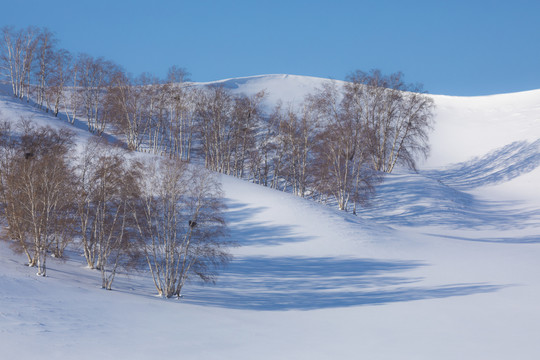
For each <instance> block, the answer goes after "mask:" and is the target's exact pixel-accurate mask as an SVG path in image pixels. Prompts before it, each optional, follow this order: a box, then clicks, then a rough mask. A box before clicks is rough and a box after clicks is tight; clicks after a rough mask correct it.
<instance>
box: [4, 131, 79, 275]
mask: <svg viewBox="0 0 540 360" xmlns="http://www.w3.org/2000/svg"><path fill="white" fill-rule="evenodd" d="M21 128H22V133H23V135H22V136H21V137H20V138H19V139H16V140H14V141H12V142H10V143H8V147H9V148H10V149H8V151H3V156H2V160H3V164H2V165H3V167H2V168H3V169H2V174H1V179H2V186H1V190H2V201H3V203H4V210H5V211H4V213H5V216H6V219H7V222H8V226H9V228H8V235H9V237H10V238H12V239H15V240H17V241H18V244H19V246H20V248H21V249H22V250H23V251H24V252H25V254H26V255H27V256H28V260H29V265H31V266H35V265H37V267H38V275H41V276H45V275H46V260H47V253H48V252H49V251H53V253H54V255H56V256H61V255H62V251H63V249H64V248H65V245H66V242H67V241H70V240H71V238H72V236H73V231H74V230H73V229H74V224H75V222H74V217H73V210H74V209H73V204H74V202H73V197H74V187H73V184H72V178H73V176H72V171H71V168H70V166H69V164H68V160H67V157H68V155H69V151H70V148H71V145H72V141H71V138H72V134H71V133H70V132H69V131H66V130H58V131H57V130H53V129H51V128H49V127H45V128H35V127H33V126H32V125H31V123H30V122H29V121H24V122H22V123H21Z"/></svg>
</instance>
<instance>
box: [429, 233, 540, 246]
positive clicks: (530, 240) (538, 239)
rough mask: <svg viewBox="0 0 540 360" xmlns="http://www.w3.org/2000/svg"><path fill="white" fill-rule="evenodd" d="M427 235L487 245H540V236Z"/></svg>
mask: <svg viewBox="0 0 540 360" xmlns="http://www.w3.org/2000/svg"><path fill="white" fill-rule="evenodd" d="M425 235H430V236H436V237H442V238H446V239H454V240H464V241H477V242H487V243H505V244H538V243H540V234H539V235H526V236H516V237H504V236H500V237H488V238H471V237H465V236H455V235H443V234H431V233H426V234H425Z"/></svg>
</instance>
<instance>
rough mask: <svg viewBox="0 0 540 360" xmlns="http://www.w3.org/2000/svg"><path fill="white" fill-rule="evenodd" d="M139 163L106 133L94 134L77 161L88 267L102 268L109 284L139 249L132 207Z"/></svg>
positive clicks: (108, 286)
mask: <svg viewBox="0 0 540 360" xmlns="http://www.w3.org/2000/svg"><path fill="white" fill-rule="evenodd" d="M140 176H141V174H140V167H139V166H138V165H137V163H136V162H132V161H129V160H128V159H127V158H126V152H125V151H124V150H122V149H120V148H119V147H114V146H110V145H108V144H107V143H106V141H105V140H104V139H103V138H94V139H91V140H90V141H89V142H88V144H87V145H86V147H85V149H84V151H83V152H82V154H81V156H80V158H79V160H78V166H77V194H78V196H77V204H78V206H77V214H78V219H79V228H80V234H81V243H82V247H83V250H84V256H85V258H86V261H87V264H88V267H90V268H91V269H93V268H97V269H99V270H100V271H101V277H102V287H103V288H104V289H107V290H110V289H111V287H112V283H113V280H114V277H115V275H116V270H117V268H118V267H119V266H120V267H129V266H130V265H132V264H133V261H134V260H136V258H137V255H138V253H139V252H138V250H137V247H136V246H135V244H134V239H136V236H135V235H134V234H133V231H132V229H134V227H133V220H132V219H133V217H132V216H131V209H132V207H133V204H134V202H135V201H136V199H137V198H138V196H139V191H138V187H137V181H136V179H137V178H138V177H140Z"/></svg>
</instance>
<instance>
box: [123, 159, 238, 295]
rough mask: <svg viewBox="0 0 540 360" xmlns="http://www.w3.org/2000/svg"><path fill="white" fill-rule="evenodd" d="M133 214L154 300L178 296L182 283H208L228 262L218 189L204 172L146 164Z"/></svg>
mask: <svg viewBox="0 0 540 360" xmlns="http://www.w3.org/2000/svg"><path fill="white" fill-rule="evenodd" d="M146 166H147V168H146V170H145V173H146V174H148V176H146V177H145V178H144V179H143V184H142V198H141V202H140V204H139V206H138V208H137V209H136V211H134V213H135V215H136V222H137V226H138V229H139V233H140V235H141V238H142V247H143V249H144V252H145V255H146V259H147V262H148V266H149V268H150V272H151V273H152V278H153V280H154V284H155V286H156V289H157V291H158V294H159V295H160V296H165V297H172V296H178V297H180V296H181V291H182V289H183V287H184V285H185V283H186V281H187V280H188V279H189V278H190V277H192V276H195V277H198V278H200V279H202V280H203V281H214V280H215V278H216V275H217V269H218V268H219V267H220V266H222V265H224V264H225V263H226V262H227V261H228V260H229V258H230V256H229V254H228V252H227V247H228V245H230V243H229V242H227V241H225V240H224V235H225V229H226V227H225V220H224V218H223V209H224V204H223V200H222V195H221V189H220V185H219V183H218V182H217V179H216V177H215V176H214V175H212V174H211V173H210V172H208V171H207V170H204V169H200V168H190V167H189V165H187V164H186V163H183V162H180V161H178V160H174V159H161V160H159V161H158V162H153V163H148V164H147V165H146Z"/></svg>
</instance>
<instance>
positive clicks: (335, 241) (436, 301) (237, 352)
mask: <svg viewBox="0 0 540 360" xmlns="http://www.w3.org/2000/svg"><path fill="white" fill-rule="evenodd" d="M323 81H328V80H325V79H318V78H310V77H301V76H292V75H268V76H256V77H249V78H240V79H230V80H224V81H222V82H223V83H224V85H225V86H226V87H228V88H231V89H233V91H236V92H243V93H246V94H253V93H256V92H257V91H260V90H263V89H266V91H267V92H268V94H269V95H268V98H267V99H266V106H267V107H268V108H270V107H271V106H273V104H275V103H276V102H277V101H278V100H279V99H282V101H283V102H285V103H286V102H289V101H291V102H297V101H298V102H299V101H301V100H302V99H303V97H304V96H305V94H307V93H309V92H311V91H313V89H314V88H316V87H318V86H320V85H321V82H323ZM433 98H434V100H435V103H436V106H437V108H436V119H435V120H436V123H435V127H434V131H433V134H432V137H431V143H432V153H431V154H432V155H431V156H430V157H429V158H428V159H427V161H426V162H425V164H424V165H423V166H421V167H420V170H419V172H418V173H410V172H407V171H398V172H397V173H395V174H392V175H390V176H388V177H387V179H386V181H385V182H384V183H383V184H382V185H381V186H380V188H379V189H378V195H377V197H376V199H374V201H373V203H372V206H371V207H369V208H365V209H363V211H362V212H361V213H360V216H359V217H355V216H352V215H350V214H345V213H342V212H339V211H337V210H335V209H333V208H330V207H326V206H322V205H320V204H317V203H314V202H311V201H308V200H303V199H299V198H297V197H294V196H292V195H290V194H286V193H282V192H276V191H273V190H271V189H267V188H264V187H260V186H257V185H253V184H250V183H247V182H243V181H241V180H238V179H235V178H228V177H225V176H224V177H222V180H223V186H224V190H225V194H226V201H227V204H228V206H229V210H228V212H227V219H228V222H229V225H230V230H231V235H232V237H233V238H234V239H235V240H237V241H238V242H239V243H240V245H241V246H240V247H238V248H236V249H234V254H235V260H234V261H233V262H232V263H231V264H230V266H229V267H228V268H227V269H226V270H225V271H224V272H223V274H222V276H221V278H220V279H219V281H218V283H217V285H215V286H204V287H203V286H200V285H197V284H192V285H191V286H190V287H188V288H186V292H185V298H184V299H182V300H181V301H177V300H163V299H160V298H157V297H155V296H153V294H154V289H153V285H152V282H151V280H150V279H149V278H148V276H147V274H145V273H140V274H136V275H129V276H120V277H119V278H118V280H117V281H115V285H114V288H115V290H113V291H111V292H108V291H104V290H101V289H100V288H99V286H100V281H99V279H100V278H99V273H98V272H93V271H90V270H88V269H86V268H84V266H83V262H82V261H81V259H80V257H79V256H78V255H77V253H75V252H72V253H71V254H70V256H69V258H68V260H66V261H55V260H52V261H51V262H50V264H49V268H48V275H49V276H48V277H47V278H40V277H37V276H35V275H34V273H35V271H34V270H33V269H29V268H28V267H25V266H24V258H23V257H20V256H18V255H14V254H13V253H12V252H11V250H10V249H9V248H8V246H7V245H6V244H5V243H3V242H2V243H0V333H1V335H2V336H1V338H0V355H1V356H0V357H1V358H6V359H9V358H28V357H30V356H42V357H44V358H47V359H72V358H77V359H94V358H96V357H100V358H104V359H109V358H110V359H112V358H132V359H148V358H153V357H156V358H158V357H160V358H161V357H170V356H178V357H183V358H186V359H254V358H255V359H351V358H353V359H356V358H366V359H509V358H517V359H538V358H539V357H540V344H539V343H538V341H537V339H539V338H540V306H539V305H538V304H540V277H539V276H538V274H540V261H539V260H540V191H539V189H538V184H540V90H537V91H529V92H523V93H515V94H504V95H495V96H486V97H468V98H463V97H448V96H442V95H433ZM0 112H1V113H2V114H3V116H4V117H9V118H12V119H15V118H16V117H18V116H20V115H24V116H28V115H31V116H32V117H33V119H34V121H38V122H42V123H43V122H46V123H50V124H57V126H63V125H62V123H61V122H60V121H58V120H56V119H54V118H53V117H51V116H48V115H46V114H44V113H42V112H39V111H37V110H35V109H32V108H31V107H29V106H28V105H26V104H23V103H20V102H18V101H15V100H13V99H12V98H11V97H10V96H9V95H6V94H0ZM78 136H80V139H81V141H83V139H84V138H85V137H87V134H86V133H85V132H84V131H83V130H80V131H79V132H78Z"/></svg>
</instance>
